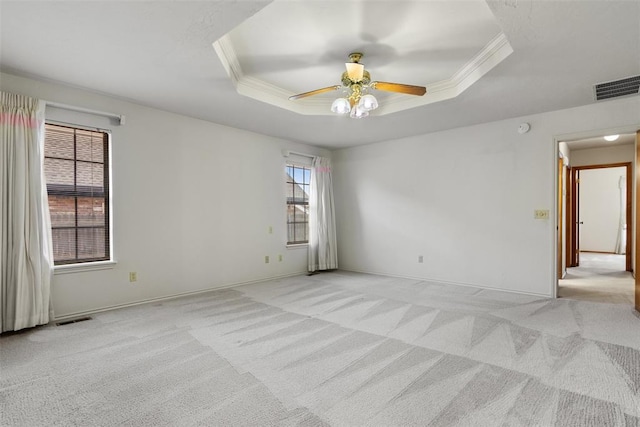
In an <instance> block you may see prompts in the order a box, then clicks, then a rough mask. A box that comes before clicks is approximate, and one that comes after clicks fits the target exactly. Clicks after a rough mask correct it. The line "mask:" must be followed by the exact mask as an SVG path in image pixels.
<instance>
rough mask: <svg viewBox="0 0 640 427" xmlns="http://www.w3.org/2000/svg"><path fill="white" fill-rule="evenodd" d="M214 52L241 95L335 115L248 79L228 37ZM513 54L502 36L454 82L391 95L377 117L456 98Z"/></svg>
mask: <svg viewBox="0 0 640 427" xmlns="http://www.w3.org/2000/svg"><path fill="white" fill-rule="evenodd" d="M213 48H214V49H215V51H216V54H217V55H218V57H219V58H220V61H221V62H222V65H223V66H224V68H225V71H226V72H227V75H228V76H229V78H230V79H231V81H232V82H233V84H234V86H235V87H236V90H237V91H238V93H239V94H241V95H244V96H248V97H251V98H254V99H257V100H259V101H262V102H266V103H268V104H271V105H274V106H277V107H280V108H284V109H286V110H289V111H293V112H295V113H298V114H305V115H325V116H331V115H334V114H333V113H332V112H331V110H330V108H329V106H330V105H331V102H332V101H333V100H332V99H331V100H327V99H323V98H311V99H305V100H302V101H296V102H291V101H289V99H288V98H289V96H291V95H295V93H294V92H293V91H291V90H287V89H284V88H281V87H279V86H276V85H273V84H270V83H268V82H265V81H264V80H261V79H258V78H255V77H252V76H248V75H245V74H244V73H243V71H242V67H241V65H240V62H239V60H238V56H237V54H236V51H235V49H234V47H233V44H232V43H231V38H230V37H229V36H228V35H225V36H223V37H221V38H220V39H218V40H217V41H216V42H214V43H213ZM512 53H513V48H512V47H511V45H510V44H509V41H508V40H507V37H506V36H505V34H504V33H502V32H501V33H500V34H498V35H497V36H496V37H495V38H494V39H493V40H491V41H490V42H489V43H487V45H486V46H485V47H484V48H483V49H482V50H481V51H480V52H479V53H478V54H476V56H475V57H474V58H473V59H471V60H470V61H469V62H467V63H466V64H465V65H464V66H462V67H461V68H460V69H459V70H458V71H457V72H456V73H454V74H453V76H451V78H449V79H446V80H443V81H440V82H436V83H433V84H431V85H427V93H426V95H425V96H422V97H407V96H403V95H400V94H394V95H391V96H389V97H388V98H387V99H386V100H385V102H384V105H381V106H380V108H379V109H378V110H377V111H376V115H385V114H390V113H395V112H398V111H403V110H407V109H410V108H416V107H420V106H423V105H427V104H432V103H434V102H440V101H444V100H447V99H451V98H455V97H456V96H458V95H460V94H461V93H462V92H464V91H465V90H466V89H468V88H469V87H470V86H471V85H472V84H473V83H475V82H477V81H478V80H479V79H480V78H481V77H482V76H484V75H485V74H487V73H488V72H489V71H490V70H491V69H493V68H494V67H495V66H496V65H498V64H499V63H500V62H502V61H503V60H504V59H505V58H507V57H508V56H509V55H511V54H512Z"/></svg>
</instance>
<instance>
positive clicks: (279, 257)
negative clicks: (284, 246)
mask: <svg viewBox="0 0 640 427" xmlns="http://www.w3.org/2000/svg"><path fill="white" fill-rule="evenodd" d="M278 262H282V254H280V255H278Z"/></svg>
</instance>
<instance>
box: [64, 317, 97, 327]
mask: <svg viewBox="0 0 640 427" xmlns="http://www.w3.org/2000/svg"><path fill="white" fill-rule="evenodd" d="M86 320H91V317H89V316H85V317H78V318H77V319H70V320H63V321H62V322H58V323H56V326H64V325H69V324H71V323H78V322H84V321H86Z"/></svg>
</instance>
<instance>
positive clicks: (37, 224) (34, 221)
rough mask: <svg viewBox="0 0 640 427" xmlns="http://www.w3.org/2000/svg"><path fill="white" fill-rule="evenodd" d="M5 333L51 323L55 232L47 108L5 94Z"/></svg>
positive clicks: (1, 301)
mask: <svg viewBox="0 0 640 427" xmlns="http://www.w3.org/2000/svg"><path fill="white" fill-rule="evenodd" d="M0 101H1V103H0V242H1V244H2V246H1V247H0V327H1V328H0V331H1V332H5V331H17V330H19V329H23V328H28V327H32V326H36V325H42V324H46V323H48V322H49V319H50V318H51V317H52V316H53V312H52V311H51V301H50V292H51V276H52V272H53V256H52V252H51V228H50V224H49V223H50V220H49V212H48V209H49V208H48V202H47V190H46V183H45V180H44V170H43V162H44V153H43V151H44V107H45V103H44V102H43V101H40V100H38V99H34V98H29V97H26V96H22V95H14V94H11V93H6V92H0Z"/></svg>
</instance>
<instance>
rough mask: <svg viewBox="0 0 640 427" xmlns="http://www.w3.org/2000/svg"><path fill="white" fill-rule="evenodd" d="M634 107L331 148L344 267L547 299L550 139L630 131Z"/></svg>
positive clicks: (550, 289)
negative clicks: (525, 129) (540, 213)
mask: <svg viewBox="0 0 640 427" xmlns="http://www.w3.org/2000/svg"><path fill="white" fill-rule="evenodd" d="M638 111H640V98H639V97H632V98H625V99H618V100H612V101H607V102H601V103H597V104H592V105H589V106H585V107H580V108H574V109H568V110H562V111H556V112H550V113H544V114H539V115H534V116H528V117H521V118H515V119H511V120H504V121H499V122H493V123H486V124H481V125H477V126H472V127H466V128H459V129H454V130H450V131H445V132H438V133H433V134H428V135H422V136H416V137H410V138H404V139H400V140H395V141H387V142H383V143H379V144H373V145H369V146H361V147H355V148H349V149H343V150H339V151H336V152H334V155H333V159H334V165H335V166H334V170H335V177H334V183H335V184H334V185H335V194H336V211H337V212H336V214H337V227H338V244H339V251H338V253H339V263H340V266H341V268H345V269H350V270H356V271H366V272H371V273H383V274H389V275H398V276H408V277H415V278H421V279H428V280H438V281H446V282H454V283H461V284H470V285H475V286H482V287H491V288H498V289H504V290H511V291H517V292H526V293H532V294H539V295H548V296H552V295H554V292H555V275H556V274H555V247H556V220H555V218H556V210H555V199H556V193H557V192H556V187H555V174H556V172H555V171H556V168H557V146H556V142H555V141H556V139H555V137H557V136H559V135H564V134H569V133H575V132H587V133H588V132H589V131H593V134H600V135H601V134H602V133H601V132H600V131H601V130H602V129H611V128H619V127H625V128H628V127H633V128H635V127H637V126H639V125H640V116H639V115H638ZM424 119H425V120H429V117H425V118H424ZM523 121H526V122H529V123H530V124H531V131H530V132H529V133H527V134H524V135H519V134H518V133H517V128H518V124H519V123H521V122H523ZM572 155H573V153H572ZM535 209H548V210H549V211H550V215H549V216H550V219H548V220H536V219H534V210H535ZM419 255H423V256H424V263H422V264H420V263H418V262H417V259H418V256H419Z"/></svg>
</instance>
